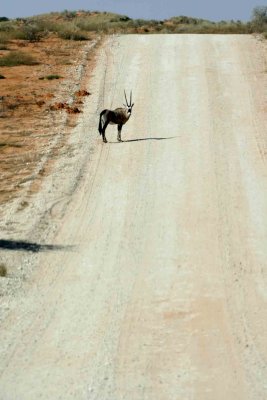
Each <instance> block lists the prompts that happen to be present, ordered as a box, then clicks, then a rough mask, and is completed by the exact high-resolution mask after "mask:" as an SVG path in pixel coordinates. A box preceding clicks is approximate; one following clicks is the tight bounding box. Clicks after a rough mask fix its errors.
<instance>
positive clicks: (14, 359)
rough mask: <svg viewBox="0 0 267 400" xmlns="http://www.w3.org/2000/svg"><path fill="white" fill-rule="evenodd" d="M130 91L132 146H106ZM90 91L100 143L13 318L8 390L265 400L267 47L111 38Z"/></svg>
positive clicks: (1, 384) (208, 38)
mask: <svg viewBox="0 0 267 400" xmlns="http://www.w3.org/2000/svg"><path fill="white" fill-rule="evenodd" d="M124 89H126V91H127V93H129V91H130V90H132V91H133V101H134V102H135V106H134V108H133V115H132V117H131V118H130V120H129V121H128V123H127V124H126V125H125V126H124V127H123V130H122V139H123V140H124V142H123V143H117V141H116V138H117V132H116V127H115V126H113V127H112V126H110V127H108V128H107V131H106V136H107V140H108V142H109V143H108V144H103V143H102V141H101V138H100V136H99V135H98V132H97V124H98V113H99V112H100V111H101V109H103V108H115V107H118V106H121V104H122V103H123V101H124V98H123V90H124ZM90 90H91V91H92V93H93V95H92V96H91V97H90V98H89V100H88V108H87V110H86V111H85V112H84V114H83V115H82V116H81V119H80V122H79V126H78V129H80V130H81V132H83V131H84V132H83V133H84V135H83V139H82V140H83V141H87V140H88V141H91V145H92V149H93V150H92V152H91V154H88V161H87V163H85V166H84V170H83V174H82V177H81V179H80V180H79V183H78V184H77V188H76V190H75V191H74V193H73V195H72V198H71V201H70V202H69V204H68V207H67V208H66V212H65V213H64V216H63V217H62V218H61V221H60V225H59V227H58V229H57V232H56V234H55V236H54V239H53V245H55V248H54V250H53V249H50V248H47V251H43V252H39V253H38V252H37V254H35V258H36V259H37V266H36V268H35V269H34V271H33V273H32V275H31V277H30V278H29V279H27V280H26V282H25V284H24V296H23V298H20V301H17V304H16V307H14V308H13V309H12V312H10V313H9V315H8V317H7V318H6V319H5V320H4V321H3V324H2V328H1V336H0V343H1V357H0V399H1V400H36V399H45V400H48V399H49V400H58V399H64V400H73V399H75V400H181V399H183V400H193V399H194V400H215V399H216V400H226V399H227V400H247V399H249V400H264V399H266V398H267V262H266V261H267V173H266V171H267V169H266V166H267V165H266V155H267V131H266V98H264V96H265V94H264V90H266V65H265V66H264V44H263V43H261V42H259V41H258V40H257V39H255V38H253V37H251V36H246V35H244V36H239V35H153V36H152V35H151V36H150V35H146V36H141V35H140V36H139V35H132V36H122V37H114V38H110V39H108V41H107V43H106V44H105V46H103V47H102V48H101V49H100V50H99V56H98V61H97V65H96V69H95V73H94V77H93V78H92V80H91V82H90ZM87 128H88V129H87ZM79 151H80V152H81V154H83V151H84V148H83V146H81V148H80V150H79ZM65 157H66V159H68V154H66V155H65ZM62 173H63V174H64V171H63V172H62ZM65 179H68V177H67V176H65ZM57 212H58V211H57V208H55V209H54V210H53V212H52V214H51V215H52V217H56V214H57ZM51 215H50V217H51ZM56 246H62V248H61V247H60V248H59V247H58V248H57V247H56ZM14 301H15V300H14Z"/></svg>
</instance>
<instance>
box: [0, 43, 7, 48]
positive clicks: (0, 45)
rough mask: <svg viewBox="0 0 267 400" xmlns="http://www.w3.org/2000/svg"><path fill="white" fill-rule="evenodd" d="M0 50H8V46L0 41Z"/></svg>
mask: <svg viewBox="0 0 267 400" xmlns="http://www.w3.org/2000/svg"><path fill="white" fill-rule="evenodd" d="M0 50H8V47H7V46H6V45H5V44H2V43H0Z"/></svg>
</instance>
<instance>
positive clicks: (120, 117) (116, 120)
mask: <svg viewBox="0 0 267 400" xmlns="http://www.w3.org/2000/svg"><path fill="white" fill-rule="evenodd" d="M124 96H125V100H126V104H123V105H124V107H119V108H115V110H103V111H102V112H101V113H100V116H99V125H98V131H99V134H100V135H102V138H103V142H104V143H107V139H106V135H105V131H106V128H107V126H108V124H113V125H114V124H115V125H118V136H117V139H118V141H119V142H121V141H122V140H121V130H122V127H123V125H124V124H126V122H127V121H128V119H129V118H130V116H131V114H132V108H133V106H134V103H133V104H132V92H131V94H130V103H129V104H128V101H127V97H126V93H125V91H124Z"/></svg>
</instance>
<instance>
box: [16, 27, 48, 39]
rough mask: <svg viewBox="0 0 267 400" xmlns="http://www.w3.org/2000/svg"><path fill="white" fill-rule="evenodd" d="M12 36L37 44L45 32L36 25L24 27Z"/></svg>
mask: <svg viewBox="0 0 267 400" xmlns="http://www.w3.org/2000/svg"><path fill="white" fill-rule="evenodd" d="M14 36H15V37H16V39H23V40H28V41H29V42H39V41H40V40H41V39H42V38H43V37H44V36H45V32H44V31H43V30H42V28H40V27H39V26H38V25H26V26H24V27H23V28H22V29H21V30H18V31H17V32H16V33H15V35H14Z"/></svg>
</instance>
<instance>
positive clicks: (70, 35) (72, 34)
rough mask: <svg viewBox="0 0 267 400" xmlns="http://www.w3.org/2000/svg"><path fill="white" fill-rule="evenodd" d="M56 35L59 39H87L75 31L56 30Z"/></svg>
mask: <svg viewBox="0 0 267 400" xmlns="http://www.w3.org/2000/svg"><path fill="white" fill-rule="evenodd" d="M58 36H59V37H60V38H61V39H65V40H77V41H78V40H88V37H87V36H85V35H84V34H83V33H80V32H76V31H61V32H58Z"/></svg>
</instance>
